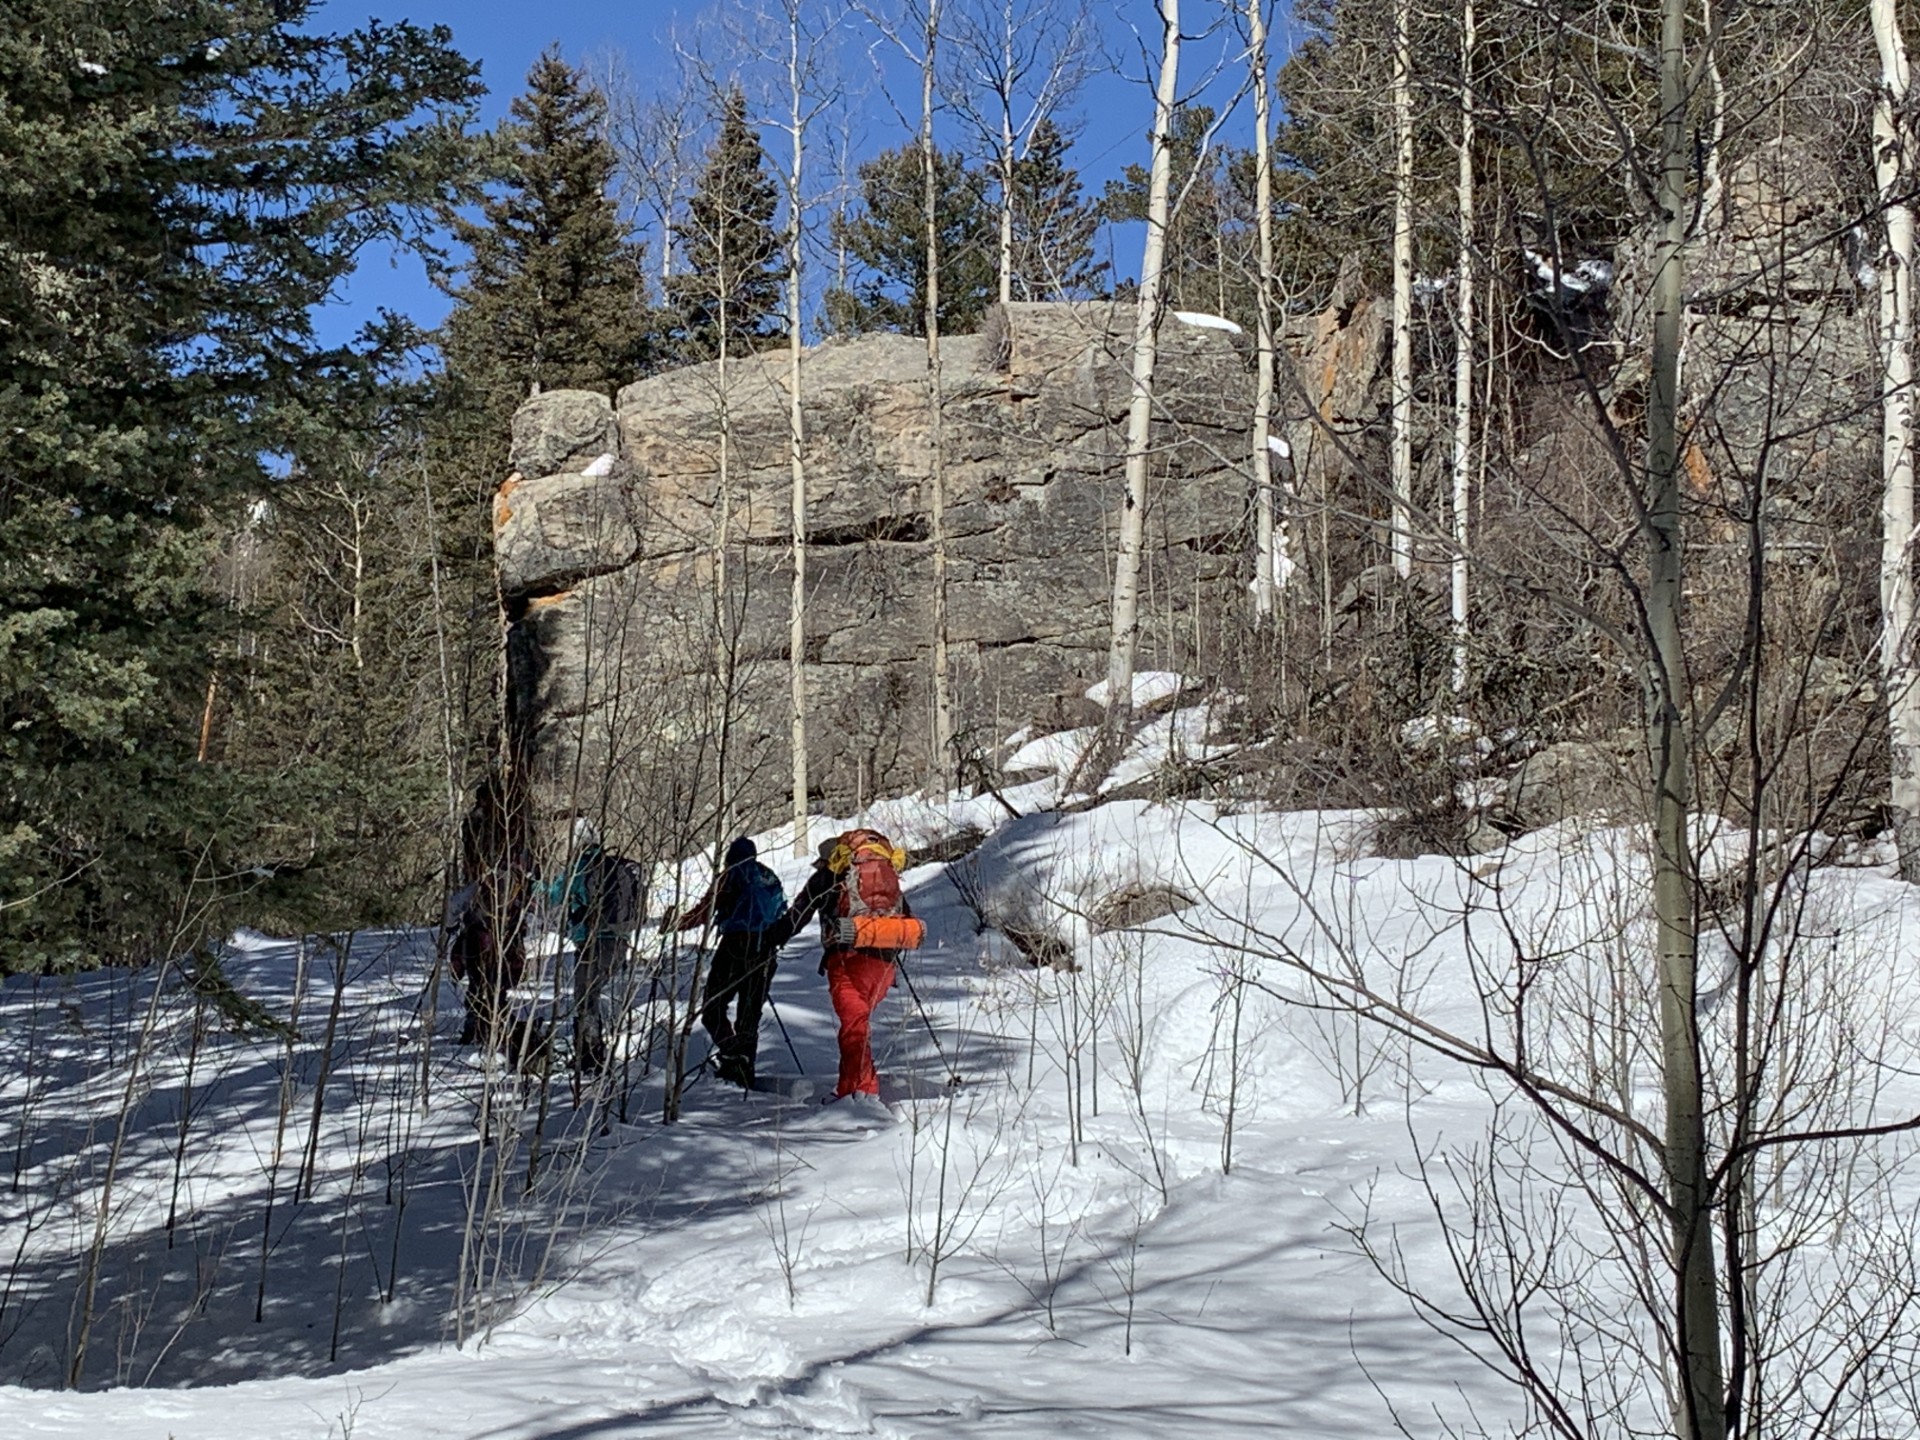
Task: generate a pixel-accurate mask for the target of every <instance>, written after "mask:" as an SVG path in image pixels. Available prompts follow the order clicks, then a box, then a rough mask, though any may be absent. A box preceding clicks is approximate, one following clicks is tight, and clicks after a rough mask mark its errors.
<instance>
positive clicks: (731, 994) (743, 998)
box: [680, 835, 787, 1089]
mask: <svg viewBox="0 0 1920 1440" xmlns="http://www.w3.org/2000/svg"><path fill="white" fill-rule="evenodd" d="M759 853H760V852H759V851H758V850H757V849H755V848H754V843H753V841H751V840H749V839H748V838H747V837H746V836H744V835H742V836H740V837H739V838H738V839H736V840H735V841H734V842H733V843H732V844H731V845H729V846H727V858H726V863H725V865H724V866H723V867H722V868H721V871H720V874H719V877H718V878H717V879H715V881H714V882H713V884H712V885H711V886H709V887H708V889H707V893H706V894H705V895H703V896H701V897H700V900H699V901H698V903H696V904H695V905H694V907H693V908H692V909H691V910H689V911H687V913H686V914H685V915H684V916H682V917H681V920H680V928H681V929H682V930H693V929H697V928H698V927H700V926H702V925H705V924H707V923H709V922H711V923H712V925H713V928H714V932H715V934H717V935H718V936H719V940H718V942H717V943H716V944H715V946H714V950H713V964H712V966H711V967H710V968H709V969H708V971H707V983H706V986H705V989H704V991H703V992H702V999H701V1005H700V1023H701V1024H702V1025H704V1026H706V1027H707V1034H708V1035H710V1036H711V1037H712V1038H713V1048H714V1051H715V1053H716V1054H717V1055H718V1056H719V1060H718V1067H717V1068H718V1072H719V1075H720V1078H721V1079H722V1080H728V1081H731V1082H733V1083H734V1084H736V1085H738V1086H740V1087H742V1088H743V1089H751V1088H752V1086H753V1070H754V1062H755V1060H756V1058H757V1057H758V1055H759V1051H760V1012H761V1011H762V1010H763V1009H765V1008H766V1003H767V987H768V986H770V985H771V984H772V983H773V961H774V955H773V946H772V945H771V944H770V943H769V939H770V934H771V931H772V929H773V927H774V924H775V923H776V922H777V921H778V920H779V919H780V914H781V912H782V911H783V910H785V909H786V905H787V896H786V892H785V891H784V890H782V889H781V888H780V877H779V876H778V875H775V874H774V873H773V871H771V870H769V869H768V868H767V867H766V866H765V865H762V864H761V863H760V861H759V859H758V858H757V857H758V855H759ZM728 1006H733V1007H734V1014H733V1016H732V1017H731V1018H729V1017H728V1015H727V1008H728Z"/></svg>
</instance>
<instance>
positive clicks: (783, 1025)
mask: <svg viewBox="0 0 1920 1440" xmlns="http://www.w3.org/2000/svg"><path fill="white" fill-rule="evenodd" d="M767 1009H769V1010H771V1011H772V1012H773V1023H774V1024H776V1025H778V1026H779V1027H780V1038H781V1039H782V1040H784V1041H786V1042H787V1053H788V1054H789V1055H791V1056H793V1068H794V1069H796V1070H798V1071H799V1072H800V1073H801V1074H802V1075H805V1074H806V1073H807V1067H806V1066H805V1065H802V1064H801V1063H800V1052H799V1051H798V1050H796V1049H794V1048H793V1036H791V1035H789V1034H788V1033H787V1022H786V1021H784V1020H782V1019H781V1018H780V1007H779V1006H778V1005H776V1004H774V1003H773V995H772V993H771V992H769V993H768V995H767Z"/></svg>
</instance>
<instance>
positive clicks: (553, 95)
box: [443, 50, 656, 443]
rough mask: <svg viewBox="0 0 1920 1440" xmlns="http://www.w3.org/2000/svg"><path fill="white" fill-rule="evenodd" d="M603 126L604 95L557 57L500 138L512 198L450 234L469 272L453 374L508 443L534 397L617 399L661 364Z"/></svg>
mask: <svg viewBox="0 0 1920 1440" xmlns="http://www.w3.org/2000/svg"><path fill="white" fill-rule="evenodd" d="M605 119H606V101H605V99H604V98H603V97H602V96H601V94H600V93H599V91H597V90H595V89H594V88H593V87H592V86H591V85H590V84H589V83H588V82H587V80H586V78H585V77H584V76H583V75H582V74H581V72H580V71H578V70H576V69H575V68H574V67H572V66H571V65H568V64H567V63H566V62H565V61H564V60H562V59H561V58H560V56H559V54H558V53H557V52H555V51H552V50H549V51H547V52H546V53H545V54H544V55H542V56H541V57H540V58H539V59H538V60H537V61H535V62H534V65H533V68H532V69H531V70H529V71H528V72H527V91H526V93H525V94H524V95H521V96H520V97H519V98H517V99H516V100H515V101H514V102H513V106H512V108H511V110H510V112H509V115H508V119H507V120H506V122H505V123H504V124H503V125H502V126H501V128H500V134H499V141H500V143H501V145H502V146H503V147H504V149H505V150H506V163H505V172H506V173H505V184H504V186H503V187H502V188H501V189H500V190H498V191H497V192H496V193H494V194H492V195H490V196H488V197H487V199H486V201H485V203H484V204H483V205H482V207H481V217H480V219H478V220H469V219H466V218H464V217H456V218H455V220H454V222H453V231H454V236H455V238H456V239H457V240H458V241H459V242H460V243H461V244H462V245H464V246H465V247H466V249H467V252H468V260H467V263H466V265H465V266H464V267H463V269H462V271H461V274H460V276H459V278H458V279H457V280H456V279H453V278H448V279H447V280H446V281H444V284H445V285H446V288H447V289H448V291H449V292H450V293H451V294H452V295H453V296H454V298H455V300H456V302H457V303H456V305H455V307H454V309H453V312H452V313H451V314H450V315H449V316H448V317H447V322H446V327H445V331H444V336H443V343H444V348H445V351H446V357H447V366H448V369H449V371H450V372H451V373H452V374H453V375H454V376H455V377H456V378H457V379H458V380H459V381H460V383H461V384H462V385H463V386H465V387H467V388H468V389H470V390H471V391H472V392H474V395H475V397H476V398H477V399H478V401H479V403H480V405H481V406H482V408H483V410H484V412H485V414H486V415H487V417H488V418H489V419H490V420H496V421H498V426H497V430H496V433H497V434H498V435H499V436H501V437H504V436H505V434H506V421H507V418H508V417H510V416H511V415H512V413H513V409H514V407H515V406H517V405H518V404H519V403H520V401H522V400H524V399H525V398H526V397H527V396H528V395H529V394H531V393H533V392H534V391H535V390H536V389H538V390H554V389H587V390H611V389H613V388H615V387H617V386H619V385H623V384H625V383H627V382H628V381H630V380H632V379H634V378H636V377H637V376H638V375H639V374H640V373H642V371H643V370H644V369H645V368H646V367H647V366H648V365H649V364H650V363H651V361H652V360H653V358H654V354H655V349H656V347H655V344H654V335H653V332H654V326H653V316H652V314H651V312H650V310H649V308H648V306H647V303H646V280H645V272H646V265H645V257H644V255H643V253H642V250H641V247H640V246H639V245H637V244H636V243H634V242H633V241H632V240H630V239H629V238H628V237H627V233H626V229H625V227H624V226H623V225H622V224H621V222H620V217H619V214H618V212H617V210H616V209H615V207H614V202H613V200H612V199H611V198H610V196H609V193H608V190H609V186H610V185H611V184H612V181H613V174H614V169H615V166H616V164H617V163H618V161H617V157H616V156H615V154H614V150H613V147H612V145H611V144H609V143H608V141H607V139H606V135H605ZM501 443H504V440H502V442H501Z"/></svg>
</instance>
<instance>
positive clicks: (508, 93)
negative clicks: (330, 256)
mask: <svg viewBox="0 0 1920 1440" xmlns="http://www.w3.org/2000/svg"><path fill="white" fill-rule="evenodd" d="M1095 6H1096V10H1097V12H1098V13H1099V14H1100V16H1101V24H1102V27H1103V31H1104V34H1105V40H1106V46H1107V49H1108V51H1109V52H1110V54H1111V55H1112V57H1113V59H1114V61H1115V62H1116V64H1115V66H1114V68H1113V69H1112V70H1111V71H1107V72H1104V73H1099V74H1096V75H1095V76H1094V77H1093V78H1092V79H1091V80H1090V81H1089V82H1088V84H1087V86H1086V88H1085V90H1084V91H1083V92H1082V94H1081V95H1080V96H1079V98H1078V99H1077V101H1076V102H1075V103H1074V104H1073V105H1072V106H1071V107H1070V108H1069V109H1068V111H1067V112H1066V113H1067V116H1068V118H1070V119H1073V120H1077V121H1078V122H1079V123H1080V139H1079V143H1078V145H1077V147H1076V151H1075V156H1074V158H1075V161H1076V163H1077V164H1078V166H1079V168H1080V171H1081V178H1082V181H1083V183H1084V184H1085V186H1086V189H1087V192H1088V193H1089V194H1097V193H1098V192H1099V190H1100V187H1101V185H1102V184H1103V183H1104V182H1105V181H1106V180H1107V179H1108V178H1110V177H1112V176H1115V175H1118V174H1119V173H1120V171H1121V170H1122V169H1123V168H1124V167H1125V166H1126V165H1128V164H1131V163H1144V162H1145V160H1146V150H1147V146H1146V138H1145V137H1146V131H1147V126H1148V123H1149V120H1150V111H1151V106H1152V97H1151V94H1150V93H1149V91H1148V90H1147V88H1146V86H1145V84H1144V83H1143V77H1144V73H1145V66H1146V61H1145V58H1144V55H1143V51H1142V43H1141V38H1140V37H1141V36H1144V37H1146V39H1147V40H1148V41H1149V42H1150V43H1154V44H1157V41H1158V29H1157V25H1156V22H1155V19H1154V11H1153V6H1152V4H1151V0H1095ZM710 8H713V7H712V4H711V3H669V0H629V3H627V4H624V5H621V4H609V3H606V0H541V3H536V4H527V3H524V0H522V3H513V4H508V3H503V0H477V3H476V0H468V3H459V0H391V3H375V4H373V5H371V6H369V5H368V3H367V0H336V3H333V4H328V5H325V6H324V7H323V8H322V9H321V10H320V11H319V12H318V14H317V16H316V17H315V22H314V23H315V24H316V25H317V26H320V27H325V28H328V29H335V30H340V29H348V28H351V27H353V26H355V25H358V24H360V23H362V22H363V21H364V20H365V19H367V18H368V17H369V16H372V17H374V18H377V19H380V20H384V21H390V22H391V21H399V20H411V21H413V22H414V23H416V24H422V25H432V24H441V25H445V26H447V27H448V28H449V29H450V30H451V31H452V32H453V39H454V45H455V48H457V49H458V50H460V51H461V52H462V53H463V54H465V55H467V56H469V57H471V58H473V59H475V60H478V61H479V62H480V65H481V78H482V79H483V81H484V82H485V83H486V85H487V87H488V90H489V93H488V95H487V97H486V99H485V100H484V102H483V103H482V107H481V116H482V120H483V122H485V123H492V122H493V121H495V120H497V119H499V118H500V117H501V116H502V115H504V114H505V113H506V109H507V106H508V105H509V103H511V101H512V99H513V97H514V95H515V94H517V93H518V92H519V90H520V88H521V86H522V85H523V83H524V81H525V78H526V72H527V69H528V67H529V66H530V65H532V63H533V62H534V60H535V59H536V58H537V57H538V56H539V54H540V52H541V51H542V50H544V49H546V48H547V46H549V45H552V44H556V43H557V44H558V45H559V46H560V49H561V52H562V53H563V54H564V55H565V56H566V58H567V59H569V60H571V61H573V62H575V63H580V62H582V61H586V60H589V59H590V58H591V57H594V56H597V55H600V54H603V53H605V52H607V51H609V50H614V51H619V52H622V53H623V54H624V56H625V58H626V62H627V65H628V67H629V68H630V70H631V71H632V72H633V73H634V74H635V75H636V76H637V77H639V78H640V79H642V80H643V81H644V80H645V79H647V78H649V77H654V76H663V75H665V74H666V73H667V72H668V71H669V70H670V68H671V52H670V50H669V48H668V46H667V44H666V42H665V40H664V37H665V36H666V35H667V34H668V32H669V31H670V30H672V29H673V28H674V27H675V25H676V22H678V23H679V24H681V25H684V24H685V23H686V22H687V21H690V20H692V19H693V18H694V17H696V16H697V15H699V14H700V13H702V12H703V11H706V10H708V9H710ZM1186 8H1187V10H1188V12H1189V15H1188V17H1187V26H1186V28H1187V30H1188V32H1189V34H1190V35H1191V34H1192V32H1193V31H1194V30H1195V29H1196V28H1198V26H1199V25H1200V24H1201V23H1203V22H1205V21H1210V20H1212V19H1214V18H1215V17H1217V16H1218V15H1219V13H1220V11H1219V7H1218V6H1217V5H1214V4H1205V5H1204V9H1203V7H1202V6H1201V5H1196V4H1195V3H1193V0H1189V3H1188V5H1187V7H1186ZM1283 8H1284V7H1283ZM1196 12H1200V13H1196ZM1281 23H1283V22H1279V23H1276V30H1279V29H1280V26H1281ZM1134 26H1138V27H1140V32H1139V35H1136V34H1135V32H1134V29H1133V27H1134ZM1281 43H1282V42H1281V41H1280V40H1279V39H1278V37H1276V41H1275V49H1276V52H1278V51H1279V50H1280V48H1281ZM1234 54H1235V45H1234V42H1233V40H1232V39H1231V37H1230V36H1228V35H1225V34H1219V35H1216V36H1213V37H1210V38H1206V39H1201V40H1190V41H1189V44H1188V46H1187V49H1186V52H1185V55H1184V56H1183V60H1184V63H1183V66H1182V72H1183V76H1185V77H1187V79H1188V82H1189V83H1188V85H1184V86H1183V89H1188V88H1191V86H1193V85H1196V84H1199V83H1201V82H1202V80H1203V79H1204V77H1205V76H1206V75H1207V74H1209V72H1216V71H1221V70H1224V71H1225V72H1227V73H1223V74H1221V75H1220V77H1219V78H1218V79H1216V80H1215V81H1214V82H1213V83H1212V84H1211V85H1208V86H1206V87H1205V92H1204V94H1205V98H1206V99H1208V100H1210V101H1213V102H1214V103H1216V104H1224V103H1226V102H1228V101H1229V100H1230V99H1231V97H1232V95H1233V92H1234V90H1235V88H1236V87H1237V85H1238V83H1239V73H1238V70H1237V67H1235V66H1233V64H1232V63H1231V60H1232V56H1233V55H1234ZM851 58H852V59H853V60H854V61H855V62H856V63H858V64H861V65H864V64H865V61H864V58H863V57H862V56H861V55H860V54H858V53H856V54H854V55H853V56H852V57H851ZM907 90H908V92H909V93H908V94H907V96H906V98H907V99H908V101H909V102H910V103H911V104H913V105H917V104H918V92H917V82H916V83H915V84H914V85H911V86H908V87H907ZM866 108H867V110H868V112H869V113H868V120H869V123H868V125H867V127H866V128H867V132H868V136H867V146H866V148H867V149H868V150H870V151H871V150H879V149H882V148H885V147H886V146H889V145H895V144H898V143H900V142H901V141H902V140H903V139H905V138H906V137H905V135H904V134H902V133H901V132H900V131H899V129H898V122H897V121H896V120H895V118H894V116H893V113H892V111H891V109H890V108H889V107H888V105H887V102H886V101H885V100H884V99H882V98H880V97H879V96H878V95H875V96H874V97H873V98H872V99H871V101H870V102H869V103H868V105H867V106H866ZM1242 109H1243V114H1242V115H1239V116H1236V117H1235V124H1234V126H1233V134H1232V135H1231V136H1230V137H1228V138H1230V139H1231V140H1232V141H1233V143H1236V144H1250V143H1251V136H1250V135H1243V134H1241V133H1239V132H1240V131H1242V130H1245V129H1246V128H1247V127H1248V126H1250V125H1251V119H1250V107H1246V106H1243V107H1242ZM1137 244H1138V242H1137V240H1134V239H1132V238H1131V237H1128V236H1125V235H1122V236H1120V237H1119V238H1118V239H1117V240H1116V241H1115V253H1114V256H1113V259H1114V262H1115V267H1116V269H1117V270H1118V271H1119V272H1120V273H1123V274H1124V273H1127V272H1128V271H1130V270H1131V269H1132V268H1133V263H1132V262H1131V261H1130V260H1129V259H1128V252H1130V251H1131V250H1132V249H1135V248H1137ZM446 304H447V302H446V298H445V297H444V296H443V295H441V294H440V293H439V292H438V291H436V290H435V289H434V288H433V286H432V285H431V284H430V283H429V282H428V280H427V277H426V271H425V269H424V267H423V266H422V265H421V263H420V261H419V260H418V259H416V258H414V257H412V256H409V255H397V256H396V255H394V254H391V253H389V252H386V251H370V252H369V253H368V254H367V255H366V256H364V257H363V259H362V262H361V266H360V269H359V271H358V272H357V273H356V274H355V276H354V277H353V279H352V281H351V282H350V284H349V285H348V286H347V287H346V288H345V289H344V290H343V291H342V293H341V294H340V295H339V296H338V297H337V298H336V300H335V301H334V302H333V304H331V305H329V306H328V307H327V308H326V309H325V310H324V311H323V312H322V314H321V315H320V316H319V317H318V319H319V324H320V328H321V331H322V334H323V335H324V336H325V337H326V338H328V339H343V338H345V337H347V336H349V335H351V334H352V333H353V332H354V331H355V330H357V329H358V328H359V327H360V326H361V325H362V324H364V323H365V322H367V321H369V320H371V319H373V318H374V316H375V314H376V312H377V311H378V310H379V309H380V308H383V307H384V308H386V309H390V310H395V311H398V312H400V313H402V314H405V315H410V316H412V317H413V318H414V319H415V320H417V321H419V322H421V323H422V324H427V325H432V324H435V323H437V322H438V321H439V319H440V318H441V317H442V316H443V315H444V314H445V312H446Z"/></svg>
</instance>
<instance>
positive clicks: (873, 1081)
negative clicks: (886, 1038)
mask: <svg viewBox="0 0 1920 1440" xmlns="http://www.w3.org/2000/svg"><path fill="white" fill-rule="evenodd" d="M822 968H823V969H825V970H826V972H827V993H828V994H830V995H832V996H833V1013H834V1014H835V1015H838V1016H839V1017H840V1084H839V1087H838V1088H837V1089H836V1090H835V1091H834V1094H836V1095H852V1094H855V1093H859V1094H862V1095H878V1094H879V1093H880V1076H879V1074H878V1073H877V1072H876V1071H875V1070H874V1068H873V1044H872V1034H873V1010H874V1007H875V1006H876V1005H878V1004H879V1003H880V1002H881V1000H883V999H884V998H885V997H886V993H887V991H888V990H890V989H892V988H893V958H892V957H891V956H890V955H889V954H887V952H885V951H882V950H829V951H828V952H827V954H826V959H825V960H824V961H823V962H822Z"/></svg>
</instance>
